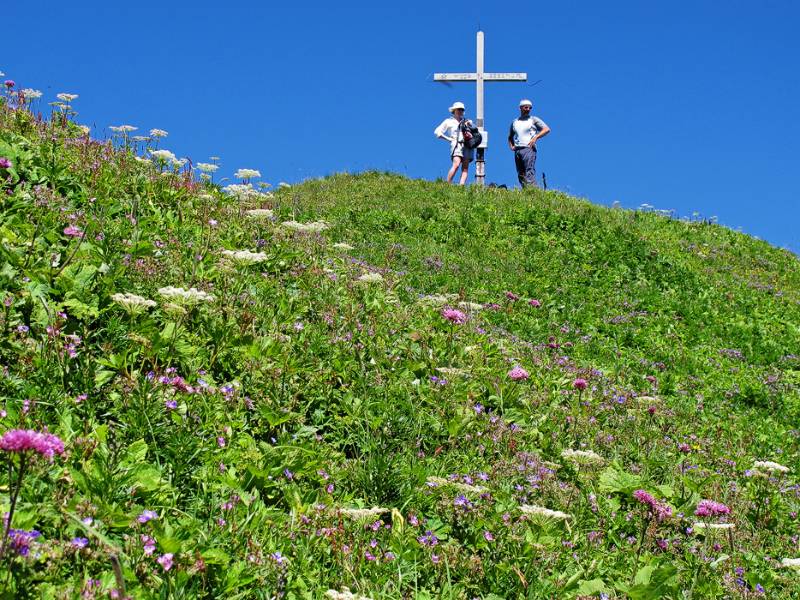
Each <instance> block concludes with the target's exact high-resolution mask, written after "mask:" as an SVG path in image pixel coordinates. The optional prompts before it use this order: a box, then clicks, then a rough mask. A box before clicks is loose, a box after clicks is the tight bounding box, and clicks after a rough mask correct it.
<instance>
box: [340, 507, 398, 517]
mask: <svg viewBox="0 0 800 600" xmlns="http://www.w3.org/2000/svg"><path fill="white" fill-rule="evenodd" d="M338 512H339V514H341V515H342V516H344V517H347V518H349V519H353V520H354V521H362V520H364V519H368V518H369V519H371V518H374V517H379V516H380V515H384V514H386V513H389V512H392V509H391V508H380V507H378V506H373V507H372V508H339V509H338Z"/></svg>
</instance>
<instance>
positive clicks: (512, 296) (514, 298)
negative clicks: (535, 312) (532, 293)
mask: <svg viewBox="0 0 800 600" xmlns="http://www.w3.org/2000/svg"><path fill="white" fill-rule="evenodd" d="M506 298H508V299H509V300H511V301H512V302H515V301H517V300H519V296H517V295H516V294H515V293H514V292H506Z"/></svg>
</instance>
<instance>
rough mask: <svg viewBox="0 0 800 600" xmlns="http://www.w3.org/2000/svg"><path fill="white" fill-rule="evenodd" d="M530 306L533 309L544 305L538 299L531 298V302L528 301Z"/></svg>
mask: <svg viewBox="0 0 800 600" xmlns="http://www.w3.org/2000/svg"><path fill="white" fill-rule="evenodd" d="M528 304H530V305H531V306H532V307H533V308H539V307H540V306H541V305H542V303H541V302H539V301H538V300H537V299H536V298H531V299H530V300H528Z"/></svg>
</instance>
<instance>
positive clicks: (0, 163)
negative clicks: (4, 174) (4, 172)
mask: <svg viewBox="0 0 800 600" xmlns="http://www.w3.org/2000/svg"><path fill="white" fill-rule="evenodd" d="M10 168H11V161H10V160H8V159H7V158H3V157H0V169H10Z"/></svg>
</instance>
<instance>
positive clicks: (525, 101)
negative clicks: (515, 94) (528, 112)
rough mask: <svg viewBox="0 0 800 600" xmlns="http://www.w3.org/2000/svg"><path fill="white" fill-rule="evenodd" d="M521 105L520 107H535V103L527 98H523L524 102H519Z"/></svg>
mask: <svg viewBox="0 0 800 600" xmlns="http://www.w3.org/2000/svg"><path fill="white" fill-rule="evenodd" d="M519 105H520V106H533V102H531V101H530V100H528V99H527V98H523V99H522V100H520V101H519Z"/></svg>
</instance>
